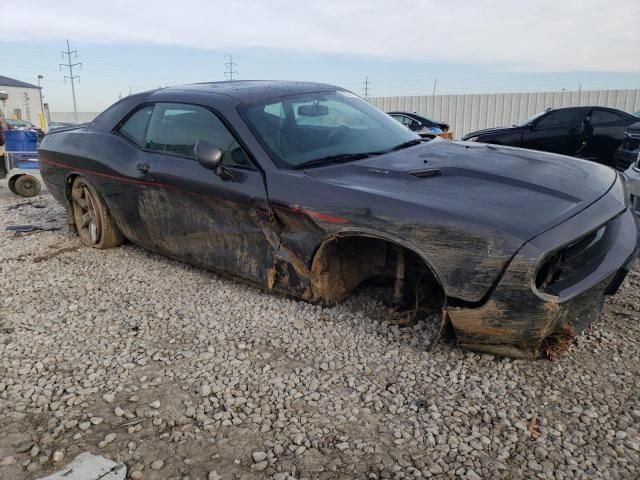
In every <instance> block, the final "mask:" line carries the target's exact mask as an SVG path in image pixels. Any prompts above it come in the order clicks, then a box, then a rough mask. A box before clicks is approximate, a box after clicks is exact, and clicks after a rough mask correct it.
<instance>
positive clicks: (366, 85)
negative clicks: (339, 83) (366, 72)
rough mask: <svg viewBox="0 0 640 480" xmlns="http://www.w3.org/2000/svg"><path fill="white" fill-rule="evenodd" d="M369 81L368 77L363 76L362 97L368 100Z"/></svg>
mask: <svg viewBox="0 0 640 480" xmlns="http://www.w3.org/2000/svg"><path fill="white" fill-rule="evenodd" d="M369 85H371V82H370V81H369V77H364V99H365V100H369V90H370V88H371V87H370V86H369Z"/></svg>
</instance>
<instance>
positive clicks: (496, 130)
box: [462, 127, 522, 140]
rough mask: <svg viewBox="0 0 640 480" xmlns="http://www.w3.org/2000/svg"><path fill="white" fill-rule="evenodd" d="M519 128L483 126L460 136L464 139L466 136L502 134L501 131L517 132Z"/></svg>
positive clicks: (520, 128)
mask: <svg viewBox="0 0 640 480" xmlns="http://www.w3.org/2000/svg"><path fill="white" fill-rule="evenodd" d="M520 130H522V127H494V128H485V129H483V130H476V131H475V132H471V133H467V134H466V135H465V136H464V137H462V139H463V140H466V139H467V138H471V137H477V136H480V135H496V134H503V133H513V132H519V131H520Z"/></svg>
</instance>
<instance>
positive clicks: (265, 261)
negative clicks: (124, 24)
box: [40, 81, 636, 358]
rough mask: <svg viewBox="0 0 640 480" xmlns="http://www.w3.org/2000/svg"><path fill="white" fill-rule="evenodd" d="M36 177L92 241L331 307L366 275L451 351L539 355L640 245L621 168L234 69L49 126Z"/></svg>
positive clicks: (596, 302)
mask: <svg viewBox="0 0 640 480" xmlns="http://www.w3.org/2000/svg"><path fill="white" fill-rule="evenodd" d="M40 164H41V171H42V176H43V178H44V180H45V182H46V184H47V187H48V188H49V190H50V192H51V193H52V194H53V196H54V197H55V198H56V199H57V200H58V201H59V202H61V203H62V204H63V205H65V206H66V208H67V211H68V217H69V223H70V224H71V225H74V226H75V228H76V229H77V231H78V233H79V236H80V239H81V241H82V242H84V243H85V244H87V245H89V246H92V247H95V248H110V247H116V246H118V245H120V244H121V243H123V241H125V239H126V240H129V241H131V242H133V243H136V244H138V245H141V246H144V247H146V248H148V249H150V250H153V251H156V252H160V253H162V254H164V255H167V256H169V257H172V258H176V259H180V260H183V261H185V262H188V263H191V264H194V265H198V266H201V267H204V268H208V269H213V270H216V271H218V272H221V273H223V274H227V275H231V276H234V277H236V278H241V279H243V280H244V281H246V282H249V283H251V284H254V285H256V286H258V287H260V288H263V289H266V290H269V291H273V292H279V293H282V294H285V295H290V296H294V297H298V298H300V299H304V300H307V301H310V302H317V303H321V304H324V305H333V304H335V303H337V302H340V301H341V300H343V299H344V298H345V297H347V296H348V295H349V294H350V293H351V292H352V291H353V290H354V289H355V288H356V287H358V286H359V285H361V284H362V283H363V282H365V281H370V282H375V283H376V285H380V284H382V285H387V286H388V287H389V288H388V291H389V302H390V303H391V304H392V305H393V306H394V308H395V309H396V311H411V310H416V309H417V308H416V304H417V303H420V305H423V304H424V305H430V306H435V307H436V308H438V311H440V309H441V311H442V318H443V324H442V330H443V331H449V332H451V334H452V335H454V336H455V340H456V341H457V343H458V344H459V345H460V346H463V347H466V348H470V349H475V350H480V351H486V352H493V353H497V354H502V355H510V356H515V357H527V358H534V357H539V356H542V355H544V353H545V351H547V349H548V347H549V345H554V344H555V345H557V344H558V343H554V341H555V339H559V338H563V339H566V336H567V335H573V334H575V333H577V332H580V331H581V330H583V329H584V328H585V327H586V326H587V325H589V323H590V322H592V321H593V320H594V319H596V318H597V316H598V315H599V313H600V311H601V309H602V306H603V301H604V297H605V296H606V295H611V294H614V293H615V292H616V290H617V289H618V287H619V285H620V283H621V282H622V280H623V279H624V277H625V275H626V273H627V272H628V270H629V269H630V267H631V265H632V262H633V261H634V259H635V255H636V220H635V218H634V216H633V214H632V212H631V210H630V208H629V200H628V193H627V191H626V184H625V181H624V178H623V177H622V175H621V174H618V173H616V172H615V171H614V170H612V169H610V168H608V167H604V166H602V165H598V164H595V163H591V162H586V161H583V160H578V159H573V158H568V157H563V156H560V155H553V154H548V153H542V152H536V151H528V150H521V149H516V148H510V147H502V146H495V145H486V144H478V143H469V142H449V141H444V140H441V139H434V140H430V141H427V140H425V139H421V138H420V137H418V136H417V135H416V134H415V133H413V132H411V131H410V130H408V129H406V128H405V127H404V126H402V125H400V124H399V123H398V122H396V121H395V120H393V119H392V118H391V117H389V116H388V115H386V114H385V113H383V112H382V111H380V110H378V109H376V108H375V107H373V106H371V105H370V104H369V103H367V102H366V101H364V100H363V99H361V98H359V97H358V96H356V95H354V94H352V93H350V92H348V91H346V90H343V89H341V88H339V87H335V86H330V85H323V84H316V83H300V82H279V81H278V82H276V81H246V82H245V81H235V82H221V83H202V84H195V85H186V86H178V87H172V88H164V89H160V90H155V91H151V92H146V93H141V94H137V95H132V96H129V97H126V98H124V99H122V100H120V101H118V102H117V103H116V104H114V105H113V106H111V107H110V108H108V109H107V110H106V111H105V112H103V113H102V114H101V115H99V116H98V117H97V118H96V119H95V120H94V121H93V122H91V123H90V124H86V125H83V126H79V127H69V128H65V129H60V130H56V131H54V132H51V133H49V134H48V135H47V136H46V137H45V138H44V140H43V142H42V144H41V147H40Z"/></svg>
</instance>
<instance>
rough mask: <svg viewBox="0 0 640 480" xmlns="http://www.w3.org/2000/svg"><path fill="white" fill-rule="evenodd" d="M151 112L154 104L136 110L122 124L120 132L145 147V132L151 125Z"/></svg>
mask: <svg viewBox="0 0 640 480" xmlns="http://www.w3.org/2000/svg"><path fill="white" fill-rule="evenodd" d="M151 112H153V105H145V106H144V107H142V108H140V109H139V110H136V112H135V113H134V114H133V115H131V116H130V117H129V118H128V119H127V120H126V121H125V122H124V123H123V124H122V126H121V127H120V129H119V130H118V132H120V134H122V135H124V136H125V137H127V138H128V139H129V140H131V141H132V142H135V143H136V144H138V145H139V146H141V147H144V144H145V133H146V131H147V125H149V119H150V118H151Z"/></svg>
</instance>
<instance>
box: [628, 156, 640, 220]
mask: <svg viewBox="0 0 640 480" xmlns="http://www.w3.org/2000/svg"><path fill="white" fill-rule="evenodd" d="M624 173H625V175H626V176H627V178H628V179H629V193H630V194H631V205H632V206H633V211H634V213H635V214H636V215H637V216H638V217H640V153H638V158H637V159H636V161H635V163H632V164H631V166H630V167H629V168H628V169H627V170H626V171H625V172H624Z"/></svg>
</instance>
